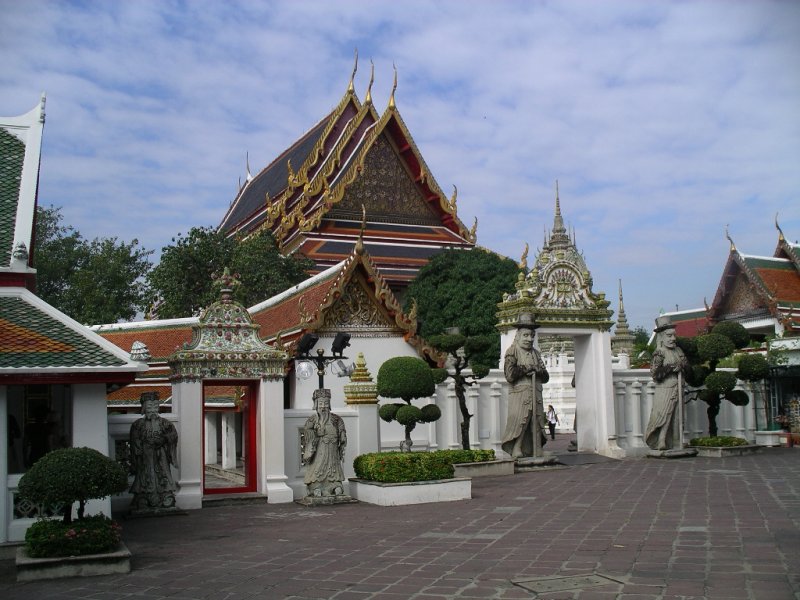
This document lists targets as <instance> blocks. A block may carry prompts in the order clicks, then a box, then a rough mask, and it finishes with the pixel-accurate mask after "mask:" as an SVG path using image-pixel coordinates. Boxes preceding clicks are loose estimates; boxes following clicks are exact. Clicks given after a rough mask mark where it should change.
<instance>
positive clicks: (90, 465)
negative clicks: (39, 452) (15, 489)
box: [19, 448, 128, 523]
mask: <svg viewBox="0 0 800 600" xmlns="http://www.w3.org/2000/svg"><path fill="white" fill-rule="evenodd" d="M127 487H128V476H127V474H126V473H125V470H124V469H123V468H122V467H121V466H120V465H119V464H118V463H117V462H116V461H114V460H112V459H110V458H109V457H107V456H104V455H102V454H101V453H100V452H98V451H97V450H94V449H92V448H62V449H60V450H54V451H53V452H49V453H47V454H45V455H44V456H43V457H42V458H40V459H39V460H38V461H36V462H35V463H34V465H33V466H32V467H31V468H30V469H28V472H27V473H25V475H23V476H22V479H20V482H19V495H20V497H22V498H24V499H26V500H29V501H30V502H33V503H35V504H45V505H48V506H51V505H56V504H63V505H64V522H65V523H69V522H71V521H72V505H73V504H74V503H75V502H78V505H79V506H78V519H82V518H83V511H84V507H85V505H86V501H87V500H91V499H92V498H105V497H106V496H110V495H111V494H117V493H119V492H122V491H124V490H125V488H127Z"/></svg>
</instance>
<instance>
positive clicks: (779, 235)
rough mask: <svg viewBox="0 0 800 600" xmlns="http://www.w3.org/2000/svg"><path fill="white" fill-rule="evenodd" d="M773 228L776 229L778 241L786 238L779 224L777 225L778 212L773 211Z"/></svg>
mask: <svg viewBox="0 0 800 600" xmlns="http://www.w3.org/2000/svg"><path fill="white" fill-rule="evenodd" d="M775 229H777V230H778V241H779V242H783V241H785V240H786V238H785V237H783V230H782V229H781V226H780V225H778V213H775Z"/></svg>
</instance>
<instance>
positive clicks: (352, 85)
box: [347, 48, 358, 94]
mask: <svg viewBox="0 0 800 600" xmlns="http://www.w3.org/2000/svg"><path fill="white" fill-rule="evenodd" d="M356 71H358V48H356V51H355V58H354V59H353V73H352V74H351V75H350V84H349V85H348V86H347V93H348V94H355V92H356V87H355V83H354V81H355V78H356Z"/></svg>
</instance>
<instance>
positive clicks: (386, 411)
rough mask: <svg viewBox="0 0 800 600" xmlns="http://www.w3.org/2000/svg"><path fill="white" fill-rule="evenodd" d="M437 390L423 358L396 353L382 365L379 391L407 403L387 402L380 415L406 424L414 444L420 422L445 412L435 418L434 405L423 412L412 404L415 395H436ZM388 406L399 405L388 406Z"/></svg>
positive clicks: (406, 429) (408, 443)
mask: <svg viewBox="0 0 800 600" xmlns="http://www.w3.org/2000/svg"><path fill="white" fill-rule="evenodd" d="M434 391H436V386H435V385H434V383H433V371H432V369H431V368H430V367H429V366H428V363H426V362H425V361H424V360H422V359H421V358H417V357H415V356H396V357H394V358H390V359H389V360H387V361H386V362H384V363H383V364H382V365H381V368H380V369H378V394H379V395H381V396H383V397H384V398H402V399H403V400H404V401H405V402H406V404H405V405H402V404H401V405H397V404H395V405H391V404H384V405H383V406H381V407H380V408H379V409H378V415H379V416H380V418H381V419H383V420H384V421H386V422H391V421H393V420H396V421H397V422H398V423H400V424H401V425H403V427H404V428H405V434H406V435H405V445H406V448H407V449H410V448H411V432H412V431H413V430H414V427H416V426H417V423H429V422H432V421H435V420H436V419H438V418H439V417H440V416H441V412H438V415H437V416H436V418H433V416H434V413H433V412H431V411H432V409H427V411H428V412H423V411H422V410H420V409H419V408H417V407H416V406H413V405H412V404H411V401H412V400H414V399H415V398H427V397H429V396H432V395H433V393H434ZM386 406H394V407H395V408H384V407H386ZM434 408H435V407H434ZM436 410H437V411H438V408H437V409H436ZM402 447H403V445H402V444H401V448H402Z"/></svg>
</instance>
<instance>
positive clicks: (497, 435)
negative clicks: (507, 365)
mask: <svg viewBox="0 0 800 600" xmlns="http://www.w3.org/2000/svg"><path fill="white" fill-rule="evenodd" d="M501 377H502V375H501ZM490 387H491V389H490V391H489V398H490V399H491V400H490V404H489V405H490V406H491V407H492V412H491V414H492V417H491V420H490V428H491V432H492V433H491V437H490V438H489V443H490V444H491V448H492V449H493V450H494V453H495V456H496V457H498V458H499V457H500V451H501V448H500V443H501V442H502V436H503V429H502V428H503V427H504V426H505V421H503V418H502V417H503V414H502V410H503V407H504V406H506V405H507V404H506V403H505V402H503V401H502V400H503V390H504V389H508V388H507V386H504V385H503V384H502V383H500V380H499V379H496V380H495V381H493V382H492V384H491V386H490Z"/></svg>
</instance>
